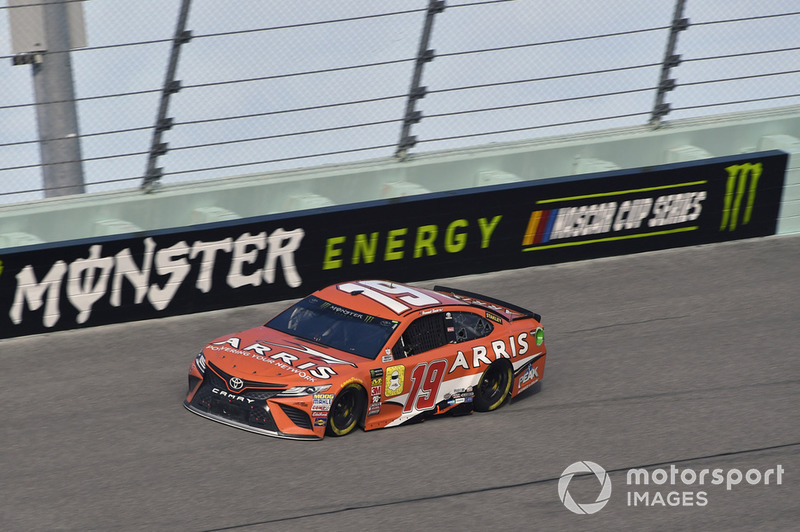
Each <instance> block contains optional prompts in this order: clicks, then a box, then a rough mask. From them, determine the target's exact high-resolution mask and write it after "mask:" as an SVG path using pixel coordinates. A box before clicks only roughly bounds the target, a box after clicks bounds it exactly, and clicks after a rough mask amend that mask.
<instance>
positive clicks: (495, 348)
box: [448, 332, 530, 373]
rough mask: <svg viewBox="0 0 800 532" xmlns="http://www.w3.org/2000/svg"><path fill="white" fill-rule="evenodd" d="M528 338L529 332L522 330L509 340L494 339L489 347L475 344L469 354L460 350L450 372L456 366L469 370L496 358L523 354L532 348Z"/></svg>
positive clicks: (510, 357)
mask: <svg viewBox="0 0 800 532" xmlns="http://www.w3.org/2000/svg"><path fill="white" fill-rule="evenodd" d="M528 338H529V334H528V333H526V332H522V333H519V334H518V335H517V336H509V338H508V340H502V339H500V340H494V341H492V342H491V344H489V346H488V347H487V346H486V345H476V346H473V347H472V349H471V350H470V351H471V353H469V354H465V353H464V351H461V350H459V351H458V352H457V353H456V358H455V360H454V361H453V365H452V366H451V367H450V370H449V371H448V373H452V372H453V371H455V369H456V368H462V369H466V370H468V369H470V368H478V367H480V366H481V365H486V366H488V365H489V364H491V363H492V362H493V361H494V360H499V359H501V358H508V359H513V358H516V357H518V356H523V355H525V354H526V353H527V352H528V350H529V349H530V345H529V344H528Z"/></svg>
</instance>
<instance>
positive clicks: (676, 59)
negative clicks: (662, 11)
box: [650, 0, 689, 128]
mask: <svg viewBox="0 0 800 532" xmlns="http://www.w3.org/2000/svg"><path fill="white" fill-rule="evenodd" d="M685 5H686V0H677V2H676V3H675V13H674V14H673V16H672V27H671V28H670V30H669V40H668V41H667V50H666V52H664V62H663V63H661V77H660V78H659V80H658V92H657V93H656V102H655V104H654V105H653V113H652V115H651V116H650V125H651V126H652V127H653V128H658V127H660V126H661V117H663V116H666V115H667V114H668V113H669V112H670V106H669V104H668V103H665V102H664V99H665V98H666V96H667V93H668V92H669V91H671V90H673V89H674V88H675V80H674V79H672V78H670V77H669V74H670V70H671V69H672V68H673V67H676V66H678V65H679V64H680V62H681V56H680V55H678V54H676V53H675V48H676V47H677V45H678V34H679V33H680V32H682V31H683V30H685V29H686V28H688V27H689V19H687V18H683V8H684V6H685Z"/></svg>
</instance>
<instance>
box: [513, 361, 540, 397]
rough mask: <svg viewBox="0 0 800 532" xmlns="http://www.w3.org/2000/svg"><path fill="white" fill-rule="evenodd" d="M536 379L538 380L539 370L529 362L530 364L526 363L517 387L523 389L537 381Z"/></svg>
mask: <svg viewBox="0 0 800 532" xmlns="http://www.w3.org/2000/svg"><path fill="white" fill-rule="evenodd" d="M538 381H539V370H538V368H536V367H535V366H534V365H533V363H532V362H531V363H530V364H528V367H527V369H525V373H523V374H522V376H521V377H520V379H519V384H518V385H517V389H518V390H519V391H522V390H525V389H527V388H528V387H530V386H532V385H534V384H535V383H537V382H538Z"/></svg>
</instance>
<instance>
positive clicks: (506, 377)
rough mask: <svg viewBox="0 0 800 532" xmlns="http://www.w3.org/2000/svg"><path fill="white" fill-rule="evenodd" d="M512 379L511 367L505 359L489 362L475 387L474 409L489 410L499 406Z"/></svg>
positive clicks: (509, 388)
mask: <svg viewBox="0 0 800 532" xmlns="http://www.w3.org/2000/svg"><path fill="white" fill-rule="evenodd" d="M513 381H514V378H513V368H512V367H511V364H509V363H508V362H507V361H505V360H498V361H496V362H493V363H492V364H490V365H489V367H488V368H486V371H484V372H483V375H481V380H479V381H478V386H476V387H475V399H474V404H475V410H477V411H479V412H490V411H492V410H496V409H497V408H500V405H502V404H503V401H505V399H506V396H508V392H509V390H511V383H512V382H513Z"/></svg>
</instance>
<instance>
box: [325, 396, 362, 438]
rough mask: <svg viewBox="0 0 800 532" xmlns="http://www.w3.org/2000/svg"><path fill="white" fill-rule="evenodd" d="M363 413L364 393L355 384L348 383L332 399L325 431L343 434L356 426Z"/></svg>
mask: <svg viewBox="0 0 800 532" xmlns="http://www.w3.org/2000/svg"><path fill="white" fill-rule="evenodd" d="M363 413H364V393H363V392H362V390H361V387H360V386H358V385H357V384H348V385H347V386H345V387H344V388H342V391H340V392H339V395H337V396H336V399H334V400H333V405H331V410H330V412H329V413H328V429H327V433H328V434H330V435H331V436H344V435H346V434H349V433H350V432H352V431H353V429H354V428H356V425H358V422H359V420H360V419H361V416H362V414H363Z"/></svg>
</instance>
